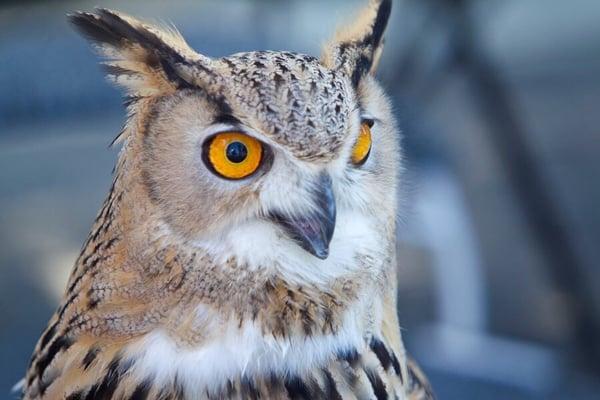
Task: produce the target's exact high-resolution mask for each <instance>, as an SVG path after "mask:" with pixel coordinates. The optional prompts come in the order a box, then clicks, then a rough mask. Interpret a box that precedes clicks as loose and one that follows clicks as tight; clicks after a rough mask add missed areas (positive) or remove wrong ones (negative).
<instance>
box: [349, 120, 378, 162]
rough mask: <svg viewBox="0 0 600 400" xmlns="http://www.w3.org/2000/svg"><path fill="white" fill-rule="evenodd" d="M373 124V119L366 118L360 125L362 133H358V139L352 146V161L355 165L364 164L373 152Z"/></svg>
mask: <svg viewBox="0 0 600 400" xmlns="http://www.w3.org/2000/svg"><path fill="white" fill-rule="evenodd" d="M372 126H373V121H371V120H364V121H363V122H362V124H361V126H360V133H359V134H358V139H356V143H355V144H354V147H353V148H352V156H351V159H352V163H353V164H354V165H357V166H358V165H363V164H364V163H365V161H367V158H369V154H370V153H371V127H372Z"/></svg>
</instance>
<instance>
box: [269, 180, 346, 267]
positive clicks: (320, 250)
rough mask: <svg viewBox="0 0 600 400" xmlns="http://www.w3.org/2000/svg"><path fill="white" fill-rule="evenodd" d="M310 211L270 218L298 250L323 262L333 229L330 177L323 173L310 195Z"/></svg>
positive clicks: (273, 215)
mask: <svg viewBox="0 0 600 400" xmlns="http://www.w3.org/2000/svg"><path fill="white" fill-rule="evenodd" d="M313 202H314V205H315V207H314V210H313V211H311V212H308V213H306V214H304V215H289V216H288V215H282V214H278V213H274V214H272V215H271V218H272V219H273V220H274V221H275V222H277V223H278V224H280V225H281V226H282V227H283V228H284V229H285V231H286V233H287V234H288V235H289V236H290V238H292V239H293V240H295V241H296V242H297V243H298V245H299V246H300V247H302V248H303V249H304V250H306V251H308V252H309V253H310V254H312V255H313V256H315V257H318V258H320V259H321V260H324V259H326V258H327V256H329V243H330V242H331V238H332V236H333V231H334V229H335V198H334V196H333V189H332V187H331V177H330V176H329V175H328V174H326V173H323V174H321V176H320V177H319V181H318V184H317V186H316V188H315V192H314V194H313Z"/></svg>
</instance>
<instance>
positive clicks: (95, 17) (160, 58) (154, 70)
mask: <svg viewBox="0 0 600 400" xmlns="http://www.w3.org/2000/svg"><path fill="white" fill-rule="evenodd" d="M68 18H69V21H70V22H71V23H72V24H73V25H74V26H75V27H76V28H77V30H78V31H79V32H81V33H82V34H83V36H85V37H86V38H87V39H88V40H90V41H92V42H93V43H94V44H95V45H96V47H97V48H98V50H99V52H100V53H101V55H103V56H104V57H106V58H107V59H108V60H109V61H107V62H105V63H104V64H105V67H106V68H105V69H106V72H107V74H108V77H109V79H110V80H112V81H114V82H115V83H117V84H118V85H120V86H123V87H125V89H126V90H127V91H128V93H129V95H131V96H137V97H146V96H152V95H157V94H163V93H165V92H171V91H173V90H176V89H179V88H182V87H188V86H193V85H195V84H196V83H197V82H196V81H197V80H198V78H199V77H198V74H199V73H202V72H203V73H205V74H207V75H210V59H209V58H207V57H204V56H201V55H200V54H198V53H196V52H194V51H193V50H192V49H191V48H190V47H189V46H188V45H187V43H186V42H185V40H184V39H183V38H182V37H181V35H180V34H179V33H178V32H177V31H175V30H174V29H159V28H157V27H154V26H151V25H148V24H145V23H143V22H141V21H138V20H137V19H134V18H132V17H129V16H127V15H125V14H122V13H118V12H116V11H112V10H107V9H97V10H96V12H94V13H86V12H77V13H74V14H71V15H69V16H68Z"/></svg>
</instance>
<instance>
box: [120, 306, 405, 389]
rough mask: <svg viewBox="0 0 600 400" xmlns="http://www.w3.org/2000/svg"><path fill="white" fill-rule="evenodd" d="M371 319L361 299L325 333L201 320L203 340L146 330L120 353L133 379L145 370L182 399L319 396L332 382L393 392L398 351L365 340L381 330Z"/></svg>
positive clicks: (375, 315) (371, 309)
mask: <svg viewBox="0 0 600 400" xmlns="http://www.w3.org/2000/svg"><path fill="white" fill-rule="evenodd" d="M363 303H364V304H363ZM379 319H380V306H379V304H378V303H377V302H373V301H368V302H361V303H356V304H353V307H351V308H349V309H348V310H347V311H346V312H345V313H344V315H343V318H342V319H341V321H340V323H339V325H338V326H337V327H336V329H335V330H333V331H327V332H325V333H323V332H320V331H314V332H309V333H308V334H307V333H306V332H302V331H286V334H285V335H283V336H282V335H278V334H277V332H270V331H265V326H264V324H261V323H260V321H258V320H257V321H253V322H252V321H245V322H243V323H241V324H240V322H239V321H237V320H232V321H230V322H228V323H220V324H215V325H212V326H210V325H205V327H206V329H207V332H206V333H207V335H206V340H205V341H204V342H202V343H199V344H197V345H195V346H193V347H190V346H182V345H181V343H177V342H176V341H175V340H173V338H172V337H171V336H170V335H169V334H168V333H167V332H164V331H154V332H151V333H149V334H147V335H146V337H144V338H143V339H142V340H141V341H139V342H138V343H136V345H135V346H132V347H131V348H130V349H129V350H128V351H127V353H128V354H127V355H128V358H130V359H131V360H132V362H133V367H132V371H131V372H132V375H133V376H136V377H137V379H139V380H148V379H150V377H151V379H152V380H153V381H154V382H155V383H156V384H157V385H160V386H163V387H167V388H168V387H171V386H173V385H175V386H177V385H178V387H179V388H178V390H182V391H183V393H185V394H186V397H188V398H199V397H202V396H204V395H205V394H207V393H208V394H210V395H211V397H214V398H238V397H241V398H253V397H256V396H254V394H253V393H256V394H258V395H259V396H260V397H261V398H288V397H289V398H297V396H296V395H295V394H294V393H296V392H298V393H300V394H310V395H309V396H304V397H305V398H326V397H324V396H322V395H321V393H322V392H323V393H328V391H329V392H332V393H333V392H334V391H335V390H334V389H335V388H339V389H337V390H338V391H339V392H340V393H355V392H356V391H357V390H358V391H361V392H363V393H375V392H376V390H384V389H385V388H387V389H385V390H392V389H393V391H390V393H394V391H395V390H396V389H395V388H396V387H400V386H399V385H398V379H396V378H394V377H395V376H396V372H395V371H399V370H400V368H399V364H398V357H397V356H396V355H394V354H393V353H392V351H391V350H390V349H389V347H388V346H386V345H384V344H383V340H382V339H365V338H367V337H368V338H371V337H377V338H381V337H382V336H381V332H379V331H378V329H377V328H376V327H377V326H379V323H377V321H378V320H379ZM210 320H211V321H213V322H214V320H215V319H214V318H210ZM211 330H212V332H210V331H211ZM374 349H378V350H379V353H377V352H376V351H375V350H374ZM398 376H399V375H398ZM373 385H374V386H373ZM369 387H371V389H368V388H369ZM382 388H384V389H382ZM369 390H371V391H369ZM373 391H375V392H373ZM286 396H287V397H286ZM300 397H302V396H300ZM327 398H345V396H342V397H335V396H334V397H327ZM361 398H370V397H369V396H367V397H364V396H363V397H361ZM400 398H401V397H400Z"/></svg>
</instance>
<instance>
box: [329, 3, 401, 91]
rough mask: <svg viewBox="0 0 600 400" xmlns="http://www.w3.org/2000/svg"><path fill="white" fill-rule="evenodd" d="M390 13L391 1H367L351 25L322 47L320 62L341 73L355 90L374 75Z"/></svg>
mask: <svg viewBox="0 0 600 400" xmlns="http://www.w3.org/2000/svg"><path fill="white" fill-rule="evenodd" d="M391 10H392V0H370V2H369V4H368V6H367V7H366V8H365V9H363V10H362V12H361V13H360V14H359V15H358V17H357V18H355V19H354V21H353V22H352V24H351V25H348V26H345V27H343V28H342V29H340V30H338V32H337V33H336V35H335V37H334V38H333V40H332V41H331V42H330V43H329V44H328V45H326V46H325V48H324V50H323V55H322V57H321V62H322V63H323V64H324V65H325V66H326V67H328V68H331V69H335V70H342V71H344V72H345V73H346V74H347V75H348V76H349V77H350V78H351V80H352V84H353V85H354V86H355V87H356V86H358V84H359V83H360V80H361V79H362V78H363V77H364V76H365V75H366V74H369V73H370V74H373V73H375V70H376V69H377V64H378V62H379V58H380V56H381V52H382V50H383V34H384V32H385V28H386V26H387V23H388V20H389V17H390V13H391Z"/></svg>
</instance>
